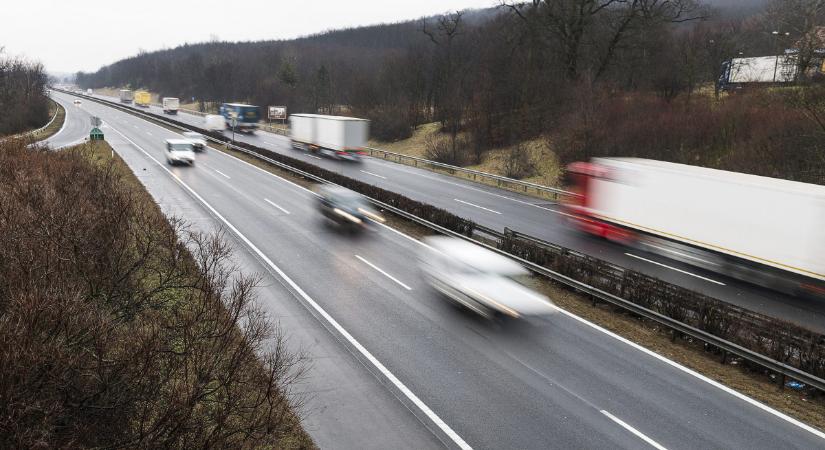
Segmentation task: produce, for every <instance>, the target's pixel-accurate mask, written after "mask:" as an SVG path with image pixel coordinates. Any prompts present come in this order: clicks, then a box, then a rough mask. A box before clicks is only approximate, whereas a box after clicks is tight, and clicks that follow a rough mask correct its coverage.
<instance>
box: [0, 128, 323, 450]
mask: <svg viewBox="0 0 825 450" xmlns="http://www.w3.org/2000/svg"><path fill="white" fill-rule="evenodd" d="M89 151H90V150H89V148H86V150H83V151H81V150H76V151H66V152H61V153H53V152H46V151H39V150H27V149H25V148H24V147H22V145H18V144H16V143H10V142H5V143H2V144H0V447H2V448H62V447H139V448H150V447H151V448H195V447H200V448H209V447H220V448H247V447H262V446H263V447H266V446H269V447H307V446H312V443H311V441H310V440H309V438H308V437H307V436H306V435H305V434H304V433H303V431H302V429H301V427H300V422H299V417H298V416H297V415H296V414H295V413H294V409H293V406H297V405H294V404H293V403H294V402H295V401H296V399H295V398H293V397H292V395H291V394H290V387H291V386H292V383H294V382H295V380H296V377H299V376H300V375H301V373H302V368H303V367H304V365H303V363H302V358H301V357H300V356H297V355H294V354H290V353H289V352H287V351H286V350H285V348H284V345H283V337H282V336H281V335H280V334H279V333H278V332H277V330H276V329H275V328H274V327H273V326H272V324H271V323H270V322H269V321H268V319H267V318H266V316H265V315H264V313H263V312H262V311H261V310H260V309H259V308H258V307H257V306H256V304H255V294H254V288H255V285H256V282H257V279H256V278H249V277H244V276H240V275H239V274H238V273H237V271H236V270H235V268H234V267H233V266H232V265H231V264H230V262H229V261H230V259H229V258H230V251H229V247H228V245H227V244H226V243H225V242H224V240H223V239H221V236H220V235H204V234H200V233H195V232H191V231H189V230H188V229H187V228H186V227H185V225H184V224H183V223H182V222H180V221H173V222H172V224H171V226H170V223H169V222H168V221H167V220H166V219H165V218H164V217H163V215H162V214H160V210H159V209H158V208H157V206H156V205H155V204H153V203H152V202H151V200H150V199H149V198H148V195H147V194H146V193H145V192H143V191H139V190H138V189H139V188H136V187H135V186H136V183H137V182H136V180H134V179H133V178H132V179H131V181H130V182H126V181H125V180H124V172H122V171H123V169H122V167H121V168H120V169H118V168H117V167H119V166H115V165H114V164H112V163H108V162H102V161H98V162H97V164H91V163H90V158H91V154H89V153H88V152H89ZM129 176H131V175H129Z"/></svg>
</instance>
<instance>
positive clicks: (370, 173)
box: [359, 170, 387, 180]
mask: <svg viewBox="0 0 825 450" xmlns="http://www.w3.org/2000/svg"><path fill="white" fill-rule="evenodd" d="M359 172H364V173H365V174H367V175H372V176H374V177H378V178H381V179H383V180H386V179H387V177H385V176H383V175H378V174H377V173H372V172H367V171H366V170H359Z"/></svg>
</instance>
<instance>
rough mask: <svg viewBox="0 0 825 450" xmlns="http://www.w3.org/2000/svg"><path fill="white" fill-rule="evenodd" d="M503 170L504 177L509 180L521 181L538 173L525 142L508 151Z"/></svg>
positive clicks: (511, 147)
mask: <svg viewBox="0 0 825 450" xmlns="http://www.w3.org/2000/svg"><path fill="white" fill-rule="evenodd" d="M501 168H502V171H503V172H504V176H505V177H508V178H515V179H521V178H526V177H530V176H533V174H535V173H536V164H535V162H534V161H533V158H532V155H531V152H530V149H529V148H528V147H527V145H526V144H525V143H524V142H519V143H517V144H515V145H512V146H510V148H508V149H507V151H506V153H505V154H504V158H503V161H502V164H501Z"/></svg>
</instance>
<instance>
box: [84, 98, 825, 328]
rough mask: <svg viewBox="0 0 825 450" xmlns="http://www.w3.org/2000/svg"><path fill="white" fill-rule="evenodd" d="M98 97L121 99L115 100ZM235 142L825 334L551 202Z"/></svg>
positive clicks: (784, 308) (412, 171) (800, 313)
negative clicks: (571, 216)
mask: <svg viewBox="0 0 825 450" xmlns="http://www.w3.org/2000/svg"><path fill="white" fill-rule="evenodd" d="M98 97H100V98H103V99H106V100H110V101H117V98H114V97H105V96H98ZM132 107H133V108H134V109H136V110H138V111H147V110H148V111H149V112H152V113H155V114H163V110H162V109H161V108H160V107H159V106H151V107H149V108H140V107H135V106H132ZM170 117H172V118H174V119H176V120H179V121H181V122H186V123H190V124H192V125H196V126H202V125H203V118H202V117H199V116H196V115H192V114H186V113H179V114H178V115H177V116H170ZM226 134H227V135H229V134H230V133H229V132H226ZM235 138H236V139H237V140H238V141H242V142H247V143H250V144H253V145H256V146H259V147H262V148H266V149H268V150H272V151H275V152H278V153H282V154H285V155H290V156H293V157H296V158H299V159H303V160H305V161H307V162H310V163H312V164H315V165H318V166H321V167H324V168H326V169H329V170H332V171H336V172H339V173H341V174H344V175H346V176H348V177H351V178H355V179H358V180H361V181H363V182H366V183H370V184H373V185H376V186H379V187H382V188H384V189H387V190H390V191H393V192H398V193H400V194H403V195H406V196H407V197H410V198H413V199H415V200H419V201H422V202H425V203H428V204H431V205H434V206H438V207H440V208H443V209H446V210H448V211H451V212H453V213H454V214H456V215H458V216H461V217H465V218H467V219H471V220H473V221H475V222H476V223H479V224H481V225H484V226H486V227H489V228H492V229H495V230H503V229H504V228H505V227H508V228H510V229H513V230H517V231H520V232H523V233H527V234H529V235H531V236H535V237H537V238H540V239H543V240H546V241H549V242H553V243H555V244H558V245H561V246H564V247H567V248H570V249H572V250H576V251H579V252H581V253H585V254H588V255H592V256H595V257H597V258H600V259H603V260H605V261H609V262H612V263H614V264H617V265H619V266H622V267H626V268H630V269H633V270H637V271H640V272H642V273H646V274H648V275H651V276H653V277H656V278H659V279H661V280H664V281H667V282H669V283H673V284H676V285H679V286H683V287H686V288H688V289H691V290H694V291H697V292H701V293H704V294H707V295H709V296H711V297H713V298H717V299H720V300H723V301H725V302H728V303H731V304H734V305H737V306H740V307H742V308H746V309H750V310H752V311H756V312H759V313H763V314H766V315H769V316H772V317H778V318H782V319H784V320H787V321H789V322H792V323H796V324H799V325H802V326H804V327H806V328H808V329H811V330H813V331H817V332H820V333H825V302H823V301H819V302H817V301H812V300H809V299H800V298H796V297H792V296H789V295H785V294H781V293H778V292H775V291H771V290H769V289H765V288H762V287H759V286H755V285H751V284H748V283H744V282H741V281H738V280H735V279H732V278H728V277H725V276H723V275H720V274H716V273H713V272H709V271H706V270H703V269H700V268H696V267H694V266H690V265H688V264H685V263H682V262H679V261H674V260H671V259H668V258H666V257H664V256H661V255H657V254H652V253H647V252H644V251H641V250H629V249H628V248H627V247H624V246H621V245H618V244H615V243H612V242H608V241H604V240H600V239H595V238H593V237H590V236H586V235H584V234H582V233H579V232H577V231H575V230H573V229H571V227H569V226H567V223H566V217H565V216H564V215H563V214H561V213H560V208H559V207H558V205H555V204H552V203H550V202H546V201H541V200H538V199H536V198H533V197H528V196H523V195H519V194H517V193H513V192H509V191H506V190H501V189H497V188H494V187H490V186H484V185H480V184H477V183H472V182H470V181H465V180H460V179H457V178H453V177H450V176H447V175H441V174H436V173H432V172H429V171H426V170H423V169H417V168H414V167H409V166H404V165H400V164H397V163H392V162H389V161H384V160H381V159H378V158H370V157H367V158H364V161H363V162H362V163H360V164H352V163H348V162H342V161H334V160H330V159H326V158H318V157H317V156H315V155H312V154H308V153H306V152H303V151H299V150H293V149H292V148H291V146H290V144H289V139H288V138H287V137H285V136H282V135H278V134H274V133H269V132H264V131H258V132H257V133H256V134H251V135H250V134H242V133H235Z"/></svg>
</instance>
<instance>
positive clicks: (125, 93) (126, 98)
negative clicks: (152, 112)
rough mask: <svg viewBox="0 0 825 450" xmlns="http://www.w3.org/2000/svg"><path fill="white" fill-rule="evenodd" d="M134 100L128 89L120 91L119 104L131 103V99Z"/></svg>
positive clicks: (133, 95)
mask: <svg viewBox="0 0 825 450" xmlns="http://www.w3.org/2000/svg"><path fill="white" fill-rule="evenodd" d="M134 98H135V94H134V93H133V92H132V91H130V90H129V89H121V90H120V103H132V99H134Z"/></svg>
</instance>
